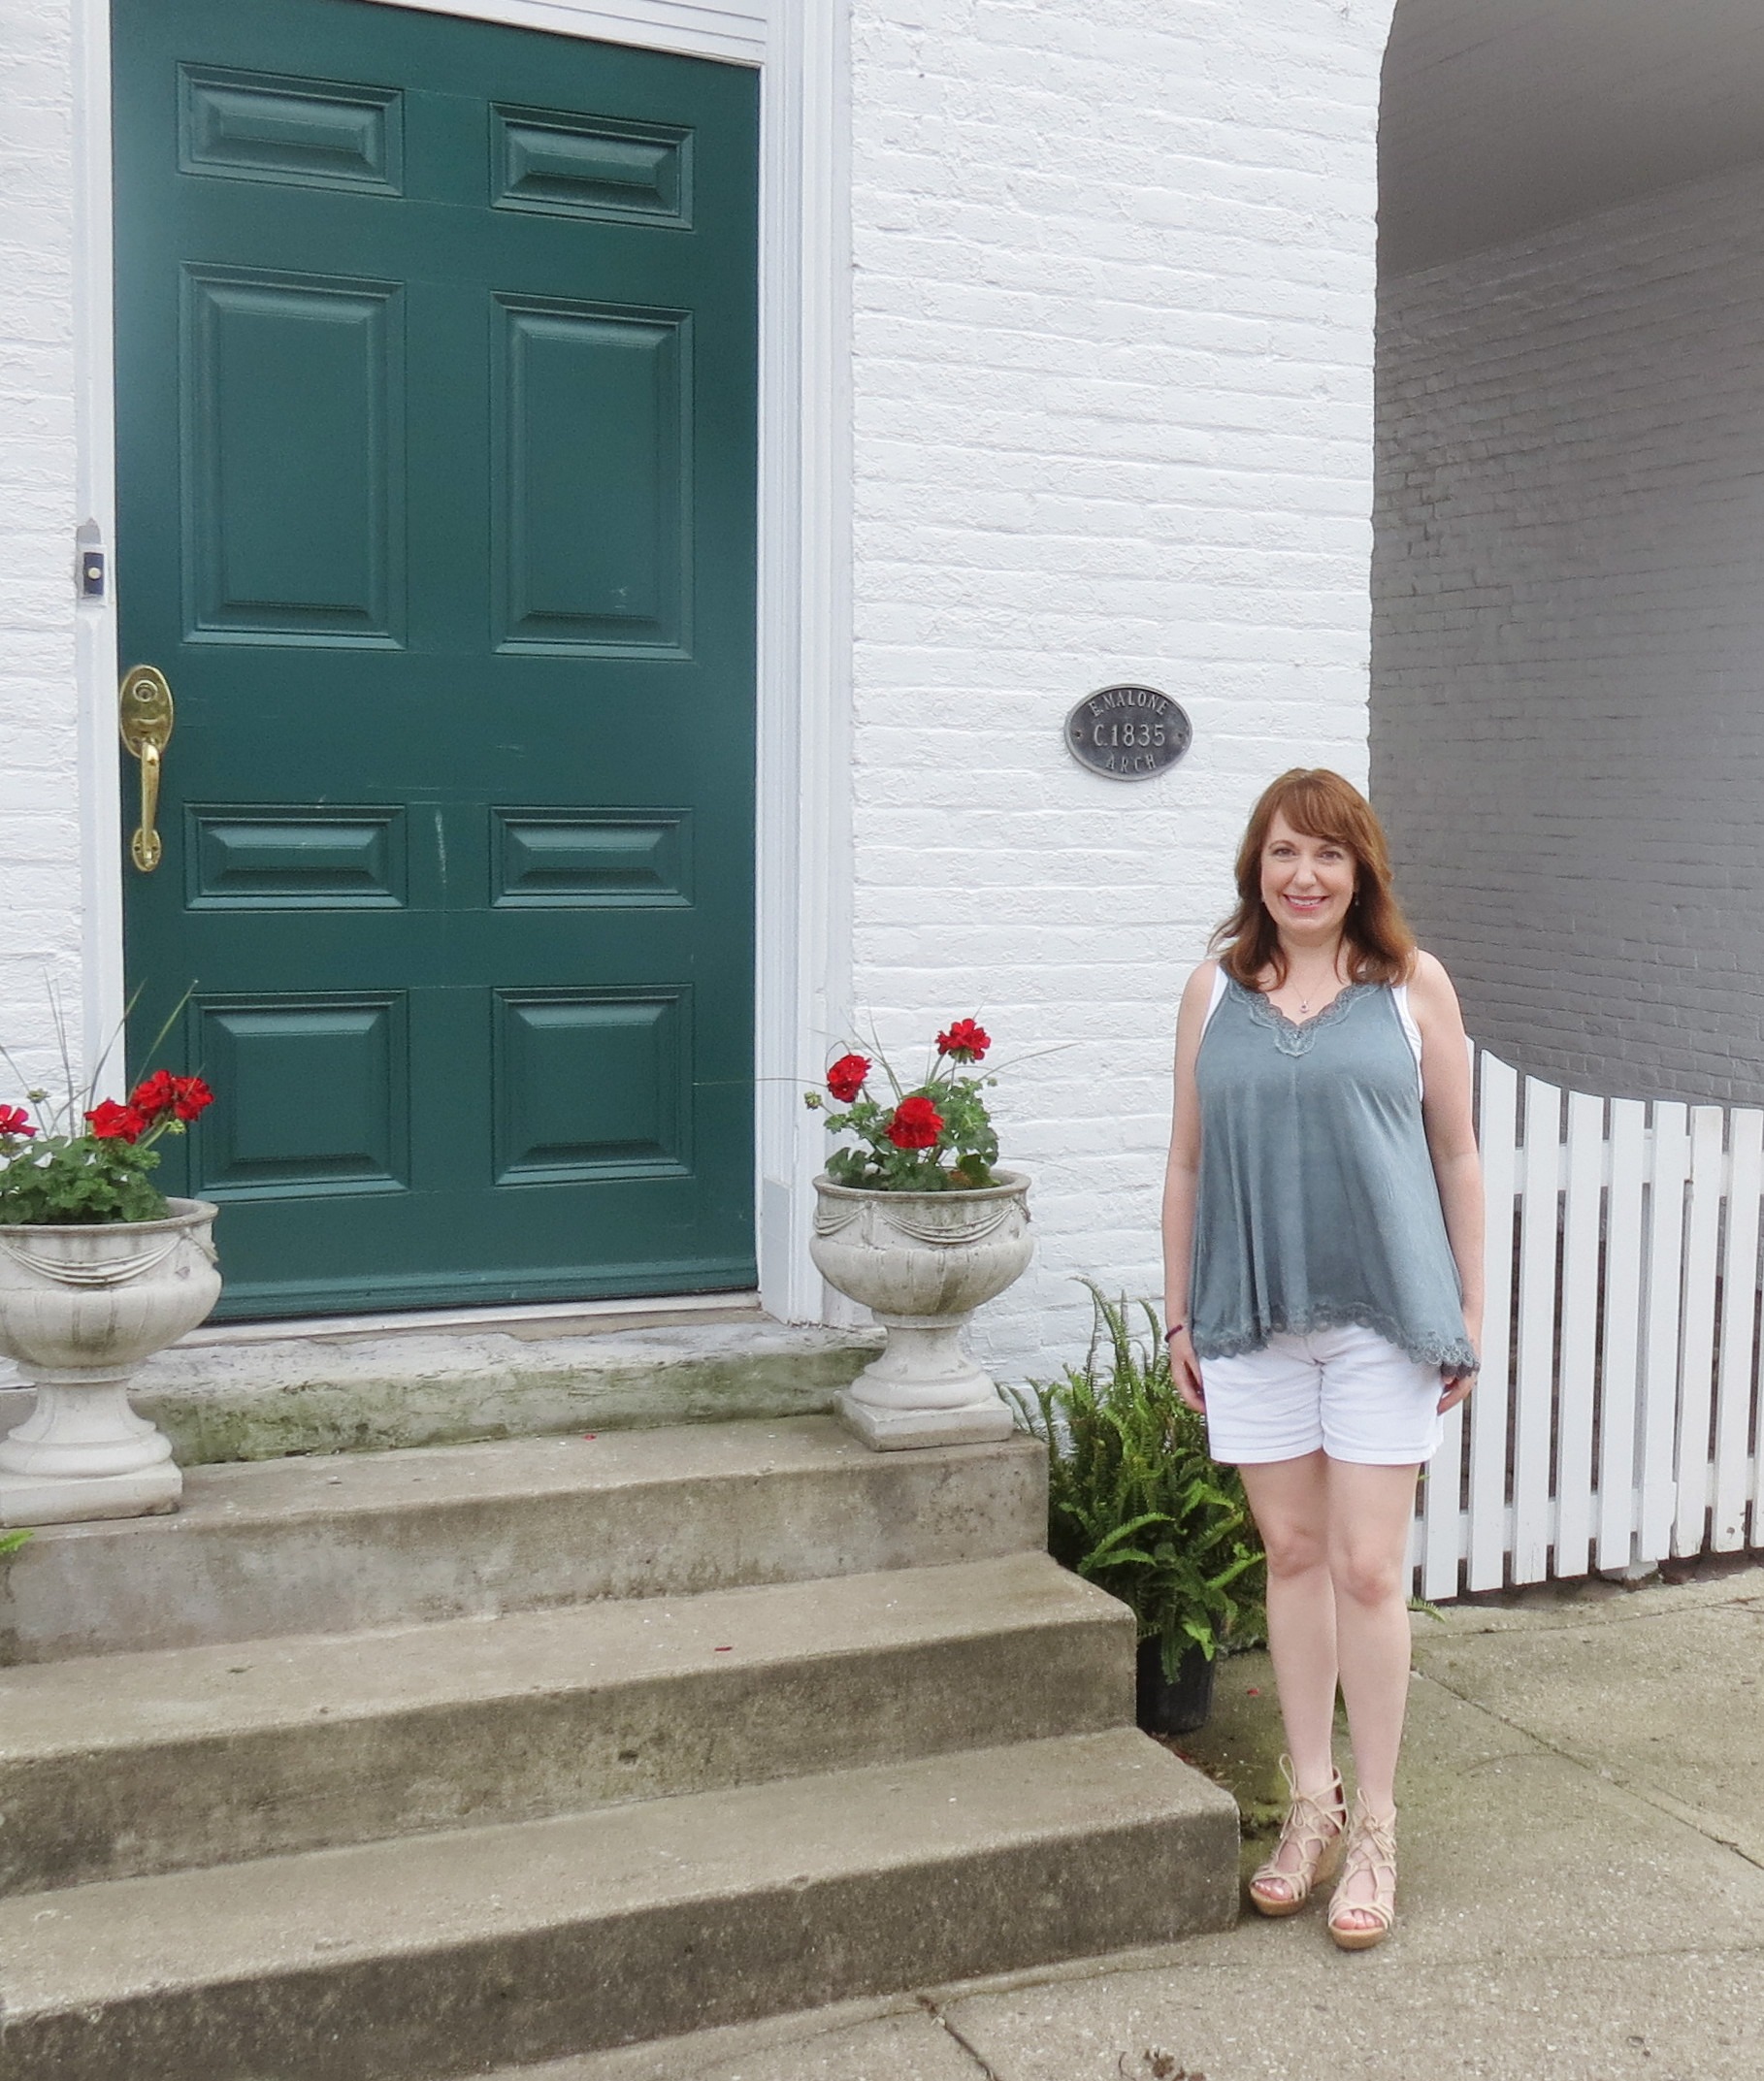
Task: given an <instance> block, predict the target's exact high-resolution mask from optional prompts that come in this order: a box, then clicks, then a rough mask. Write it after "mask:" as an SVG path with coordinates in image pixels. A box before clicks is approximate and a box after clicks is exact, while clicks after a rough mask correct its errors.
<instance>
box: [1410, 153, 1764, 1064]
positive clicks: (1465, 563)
mask: <svg viewBox="0 0 1764 2081" xmlns="http://www.w3.org/2000/svg"><path fill="white" fill-rule="evenodd" d="M1761 370H1764V167H1748V168H1745V169H1742V170H1740V171H1739V172H1737V173H1732V174H1727V175H1723V176H1720V177H1718V178H1716V179H1711V180H1707V181H1700V182H1697V183H1695V184H1693V185H1690V186H1686V187H1681V188H1678V189H1674V190H1671V191H1668V192H1666V193H1662V194H1659V195H1655V196H1651V197H1649V198H1647V199H1646V200H1644V201H1641V202H1638V203H1632V204H1627V205H1624V206H1623V207H1622V208H1620V209H1617V210H1613V211H1606V212H1603V213H1601V214H1599V215H1597V216H1592V217H1587V218H1583V219H1581V220H1580V221H1579V222H1576V223H1573V224H1568V225H1563V226H1559V227H1557V228H1555V229H1553V230H1552V231H1549V232H1547V233H1543V234H1540V235H1538V236H1536V237H1533V238H1531V239H1528V240H1525V241H1522V242H1520V243H1519V244H1513V245H1508V246H1502V247H1499V248H1496V249H1494V250H1491V251H1486V252H1482V253H1478V254H1474V255H1472V256H1471V257H1469V258H1468V259H1464V260H1460V261H1456V262H1453V263H1451V264H1449V265H1446V266H1443V267H1439V268H1435V269H1430V270H1427V271H1425V272H1423V273H1420V274H1416V275H1411V276H1405V277H1399V278H1397V279H1395V280H1390V281H1387V282H1386V283H1385V284H1384V285H1383V288H1382V291H1381V297H1380V313H1379V365H1378V384H1377V389H1378V402H1377V414H1378V467H1377V491H1376V515H1375V518H1376V547H1375V551H1374V557H1373V647H1372V784H1373V793H1374V797H1375V799H1376V801H1377V803H1378V805H1379V807H1380V809H1381V811H1382V812H1383V814H1384V816H1385V818H1386V820H1387V822H1388V826H1389V829H1390V835H1391V840H1392V844H1393V846H1394V849H1395V854H1396V859H1397V862H1398V871H1399V875H1400V887H1401V890H1402V894H1403V896H1404V899H1405V901H1406V902H1407V904H1408V907H1409V910H1410V912H1411V915H1412V916H1413V918H1414V920H1415V923H1416V926H1417V928H1418V930H1419V932H1420V934H1421V940H1422V943H1423V944H1424V945H1426V946H1429V947H1431V948H1432V949H1433V950H1434V951H1435V952H1436V953H1437V954H1438V955H1439V956H1440V957H1441V959H1443V960H1445V961H1446V963H1447V965H1448V966H1449V967H1450V968H1451V969H1452V970H1453V972H1454V976H1455V977H1456V980H1457V983H1458V988H1459V991H1460V992H1461V994H1462V996H1463V999H1464V1005H1465V1013H1466V1017H1467V1020H1468V1023H1469V1025H1470V1028H1471V1031H1472V1032H1473V1033H1474V1034H1475V1035H1476V1037H1477V1038H1478V1039H1479V1040H1482V1041H1485V1042H1486V1043H1487V1044H1488V1045H1489V1046H1490V1047H1492V1048H1493V1049H1494V1050H1495V1051H1496V1052H1497V1053H1498V1054H1500V1055H1502V1056H1504V1057H1507V1058H1508V1059H1509V1060H1511V1061H1513V1062H1515V1063H1517V1064H1518V1065H1519V1066H1520V1067H1522V1068H1526V1069H1530V1070H1533V1071H1535V1072H1538V1073H1540V1074H1543V1075H1547V1076H1552V1077H1559V1078H1561V1079H1564V1080H1566V1081H1567V1082H1568V1083H1570V1084H1571V1085H1573V1086H1575V1087H1577V1088H1579V1089H1588V1090H1596V1091H1608V1092H1613V1093H1630V1094H1636V1095H1642V1096H1651V1095H1666V1096H1677V1097H1695V1098H1713V1099H1720V1100H1730V1101H1739V1102H1744V1103H1751V1104H1755V1103H1758V1102H1760V1101H1764V982H1761V980H1760V978H1761V976H1764V833H1761V830H1760V822H1759V814H1760V807H1761V805H1764V383H1761V382H1760V380H1759V374H1760V371H1761Z"/></svg>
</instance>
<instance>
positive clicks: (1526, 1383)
mask: <svg viewBox="0 0 1764 2081" xmlns="http://www.w3.org/2000/svg"><path fill="white" fill-rule="evenodd" d="M1520 1176H1521V1181H1522V1190H1521V1200H1520V1212H1519V1363H1518V1365H1517V1367H1516V1368H1515V1373H1514V1382H1513V1406H1514V1428H1513V1547H1512V1561H1513V1579H1514V1581H1515V1582H1541V1581H1542V1580H1543V1578H1544V1577H1545V1576H1546V1575H1547V1574H1548V1573H1549V1549H1550V1534H1551V1524H1550V1514H1551V1513H1550V1458H1551V1452H1550V1448H1551V1444H1552V1429H1553V1425H1552V1415H1553V1413H1554V1412H1553V1405H1554V1400H1555V1304H1556V1284H1555V1270H1556V1245H1557V1240H1558V1238H1559V1236H1560V1233H1561V1230H1560V1219H1561V1217H1560V1210H1559V1208H1558V1205H1557V1200H1558V1197H1559V1191H1560V1186H1561V1176H1562V1094H1561V1092H1560V1091H1559V1090H1558V1089H1556V1087H1555V1086H1554V1085H1553V1084H1546V1083H1544V1082H1543V1080H1542V1079H1541V1078H1538V1077H1527V1078H1526V1079H1525V1160H1524V1165H1523V1168H1522V1170H1521V1173H1520Z"/></svg>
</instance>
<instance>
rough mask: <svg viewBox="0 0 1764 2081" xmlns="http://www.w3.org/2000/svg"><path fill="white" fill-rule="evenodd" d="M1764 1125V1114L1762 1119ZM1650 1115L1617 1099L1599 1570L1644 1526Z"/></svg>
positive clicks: (1602, 1386) (1623, 1556)
mask: <svg viewBox="0 0 1764 2081" xmlns="http://www.w3.org/2000/svg"><path fill="white" fill-rule="evenodd" d="M1759 1119H1760V1121H1764V1114H1761V1115H1760V1116H1759ZM1647 1132H1648V1109H1647V1107H1646V1106H1645V1105H1644V1104H1643V1103H1642V1101H1641V1100H1640V1099H1639V1098H1614V1099H1613V1100H1612V1101H1611V1185H1610V1191H1609V1194H1608V1197H1607V1202H1606V1215H1605V1278H1604V1286H1605V1292H1604V1322H1603V1334H1602V1336H1601V1340H1600V1348H1599V1511H1598V1528H1599V1529H1598V1566H1599V1567H1600V1568H1622V1567H1624V1566H1626V1565H1627V1564H1628V1562H1629V1561H1630V1560H1631V1559H1632V1558H1633V1544H1634V1540H1635V1535H1636V1532H1637V1530H1638V1529H1639V1525H1640V1512H1639V1488H1640V1474H1641V1469H1640V1467H1639V1465H1638V1464H1637V1459H1636V1391H1637V1388H1638V1387H1639V1385H1640V1383H1641V1378H1642V1369H1641V1365H1640V1363H1639V1360H1640V1357H1641V1340H1642V1193H1643V1189H1644V1184H1645V1178H1646V1163H1647V1154H1648V1147H1647Z"/></svg>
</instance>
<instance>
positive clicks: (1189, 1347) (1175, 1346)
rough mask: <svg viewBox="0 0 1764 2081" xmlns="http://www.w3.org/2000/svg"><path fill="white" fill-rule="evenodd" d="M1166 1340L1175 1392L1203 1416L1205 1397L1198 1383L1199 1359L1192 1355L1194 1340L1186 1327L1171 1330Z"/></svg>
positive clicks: (1205, 1406)
mask: <svg viewBox="0 0 1764 2081" xmlns="http://www.w3.org/2000/svg"><path fill="white" fill-rule="evenodd" d="M1168 1341H1169V1348H1170V1378H1171V1380H1172V1381H1173V1382H1175V1385H1176V1392H1177V1393H1178V1394H1179V1395H1180V1396H1181V1397H1182V1400H1183V1402H1184V1403H1185V1404H1186V1406H1187V1407H1188V1408H1190V1409H1192V1411H1193V1412H1194V1414H1196V1415H1197V1416H1204V1415H1205V1414H1206V1413H1207V1398H1206V1394H1205V1392H1204V1391H1203V1389H1202V1387H1201V1384H1200V1361H1199V1359H1197V1358H1196V1357H1195V1356H1194V1341H1193V1339H1192V1337H1191V1336H1190V1335H1189V1333H1188V1331H1187V1330H1186V1329H1178V1330H1173V1331H1172V1332H1171V1333H1170V1337H1169V1340H1168Z"/></svg>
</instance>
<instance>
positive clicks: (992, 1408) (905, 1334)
mask: <svg viewBox="0 0 1764 2081" xmlns="http://www.w3.org/2000/svg"><path fill="white" fill-rule="evenodd" d="M968 1319H969V1318H968V1317H967V1316H965V1315H963V1316H957V1317H953V1318H952V1317H947V1316H945V1317H930V1318H928V1317H918V1316H891V1315H877V1316H876V1320H877V1321H878V1322H880V1323H881V1325H882V1326H883V1328H884V1329H886V1330H887V1331H888V1346H887V1349H885V1350H884V1351H883V1352H882V1354H881V1355H880V1357H878V1358H875V1359H872V1360H871V1362H870V1363H869V1364H868V1365H867V1366H866V1367H865V1369H864V1371H863V1372H862V1373H860V1374H859V1375H858V1377H857V1379H856V1380H855V1381H853V1382H852V1383H851V1385H850V1386H849V1387H845V1388H842V1389H841V1390H840V1392H839V1394H838V1396H837V1397H836V1399H835V1400H834V1403H833V1408H834V1410H835V1411H836V1412H837V1413H838V1414H839V1416H840V1417H841V1418H842V1419H843V1421H844V1422H846V1423H847V1424H849V1425H850V1427H851V1428H852V1429H853V1430H854V1431H856V1432H857V1434H858V1436H859V1437H860V1438H861V1439H863V1441H864V1443H865V1444H866V1446H870V1447H874V1448H875V1449H876V1450H877V1451H887V1450H889V1449H890V1448H891V1447H911V1446H987V1445H995V1444H996V1443H997V1441H998V1440H999V1439H1002V1438H1008V1437H1009V1436H1010V1435H1011V1430H1012V1423H1011V1414H1010V1411H1009V1410H1008V1409H1006V1408H1005V1406H1004V1404H1003V1402H1002V1401H1000V1400H999V1398H998V1389H997V1387H996V1385H995V1384H994V1382H993V1379H992V1376H991V1375H990V1374H989V1373H987V1372H986V1371H985V1370H984V1369H983V1368H982V1367H980V1366H978V1365H976V1364H975V1363H974V1361H973V1359H971V1358H970V1357H969V1356H968V1355H967V1353H966V1352H965V1351H964V1349H962V1333H963V1331H964V1329H965V1328H966V1327H967V1323H968Z"/></svg>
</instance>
